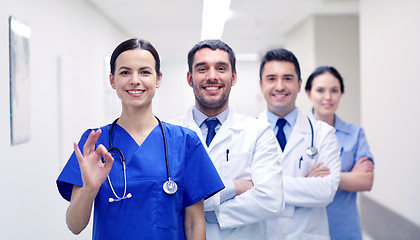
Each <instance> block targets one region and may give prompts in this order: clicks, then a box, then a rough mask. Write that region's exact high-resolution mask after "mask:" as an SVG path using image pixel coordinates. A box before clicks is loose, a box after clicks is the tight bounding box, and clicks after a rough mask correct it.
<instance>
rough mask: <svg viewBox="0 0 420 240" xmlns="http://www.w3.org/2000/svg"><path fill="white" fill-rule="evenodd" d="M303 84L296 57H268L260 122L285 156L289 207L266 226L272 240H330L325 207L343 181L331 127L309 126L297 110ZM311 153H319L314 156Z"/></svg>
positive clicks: (274, 53)
mask: <svg viewBox="0 0 420 240" xmlns="http://www.w3.org/2000/svg"><path fill="white" fill-rule="evenodd" d="M301 84H302V79H301V76H300V67H299V62H298V60H297V59H296V57H295V55H294V54H293V53H292V52H290V51H288V50H286V49H275V50H270V51H268V52H267V53H266V54H265V55H264V57H263V58H262V63H261V65H260V87H261V92H262V93H263V95H264V99H265V101H266V102H267V110H265V111H263V112H262V113H261V114H260V115H259V117H258V118H259V119H262V120H265V121H266V122H267V121H268V122H269V123H270V125H271V127H272V128H273V130H274V132H275V133H276V136H277V139H278V142H279V145H280V147H281V148H282V150H283V154H282V158H281V161H282V164H283V189H284V199H285V202H286V207H285V210H284V212H283V213H282V214H281V215H280V216H278V217H275V218H272V219H269V220H267V235H268V238H269V239H273V240H274V239H288V240H289V239H296V240H300V239H306V240H310V239H313V240H324V239H325V240H327V239H330V237H329V231H328V219H327V212H326V208H325V207H326V206H327V205H328V204H329V203H330V202H331V201H332V200H333V198H334V195H335V193H336V191H337V187H338V183H339V181H340V167H341V165H340V164H341V163H340V159H339V154H340V152H339V145H338V142H337V139H336V136H335V130H334V128H333V127H331V126H329V125H328V124H326V123H324V122H321V121H312V122H311V121H310V120H309V118H308V117H307V116H306V115H305V114H304V113H303V112H302V111H300V110H299V109H298V108H297V107H296V105H295V101H296V97H297V94H298V93H299V91H300V87H301ZM309 147H315V148H316V151H312V153H311V151H309V149H308V148H309ZM312 150H313V149H312ZM315 152H317V153H316V154H313V153H315Z"/></svg>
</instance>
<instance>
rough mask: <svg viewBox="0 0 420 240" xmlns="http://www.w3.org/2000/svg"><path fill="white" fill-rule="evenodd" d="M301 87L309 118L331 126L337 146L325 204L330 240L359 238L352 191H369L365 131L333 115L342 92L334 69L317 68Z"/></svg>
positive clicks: (370, 176)
mask: <svg viewBox="0 0 420 240" xmlns="http://www.w3.org/2000/svg"><path fill="white" fill-rule="evenodd" d="M305 90H306V93H307V95H308V97H309V99H310V100H311V102H312V104H313V115H312V117H315V118H316V119H318V120H322V121H324V122H326V123H328V124H330V125H331V126H333V127H334V128H335V129H336V136H337V139H338V142H339V144H340V146H341V153H340V158H341V176H340V184H339V186H338V191H337V193H336V195H335V197H334V200H333V202H332V203H330V204H329V205H328V206H327V215H328V222H329V228H330V235H331V239H333V240H334V239H351V240H355V239H362V236H361V229H360V220H359V214H358V210H357V205H356V194H357V192H360V191H370V189H371V188H372V184H373V157H372V154H371V152H370V150H369V145H368V143H367V140H366V136H365V133H364V131H363V129H362V128H360V127H358V126H355V125H353V124H350V123H347V122H344V121H343V120H341V119H340V118H339V117H338V116H337V115H336V114H335V111H336V110H337V108H338V104H339V103H340V99H341V96H342V95H343V93H344V84H343V78H342V77H341V75H340V74H339V73H338V71H337V70H336V69H335V68H333V67H329V66H321V67H318V68H317V69H316V70H315V71H314V72H313V73H312V74H311V75H310V76H309V78H308V81H307V82H306V86H305Z"/></svg>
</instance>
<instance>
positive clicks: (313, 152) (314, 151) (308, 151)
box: [305, 117, 318, 157]
mask: <svg viewBox="0 0 420 240" xmlns="http://www.w3.org/2000/svg"><path fill="white" fill-rule="evenodd" d="M308 121H309V125H311V136H312V137H311V146H310V147H308V148H307V149H306V151H305V152H306V154H307V155H308V156H309V157H313V156H315V155H316V154H317V153H318V150H317V149H316V147H314V127H313V126H312V122H311V120H310V119H309V117H308Z"/></svg>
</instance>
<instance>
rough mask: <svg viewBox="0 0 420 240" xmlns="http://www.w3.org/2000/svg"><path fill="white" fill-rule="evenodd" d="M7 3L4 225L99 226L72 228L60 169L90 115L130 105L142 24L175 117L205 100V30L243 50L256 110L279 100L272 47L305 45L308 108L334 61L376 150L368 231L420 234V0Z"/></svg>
mask: <svg viewBox="0 0 420 240" xmlns="http://www.w3.org/2000/svg"><path fill="white" fill-rule="evenodd" d="M0 5H1V7H0V32H1V34H0V53H1V54H0V56H1V57H0V72H1V73H2V77H1V79H2V80H1V81H0V111H1V114H0V132H1V133H2V134H0V155H1V159H0V161H1V167H0V182H1V183H2V184H1V185H2V194H1V200H0V216H1V217H0V239H4V240H23V239H40V240H56V239H60V240H70V239H92V225H93V223H92V222H93V218H92V217H91V218H90V222H89V224H88V226H87V227H86V229H85V230H84V231H83V232H82V233H81V234H79V235H74V234H73V233H72V232H71V231H69V229H68V227H67V225H66V210H67V208H68V206H69V202H68V201H66V200H64V199H63V198H62V197H61V196H60V193H59V191H58V190H57V183H56V180H57V178H58V176H59V174H60V172H61V171H62V170H63V168H64V166H65V165H66V163H67V160H68V159H69V158H70V156H71V155H72V153H73V142H76V143H77V142H78V141H79V140H80V137H81V136H82V134H83V133H84V131H85V130H86V129H92V128H95V127H97V126H104V125H107V124H111V123H112V122H113V121H114V120H115V119H116V118H117V117H118V116H119V114H120V112H121V111H122V109H121V101H120V99H119V98H118V97H117V94H116V91H115V90H114V88H113V86H112V83H111V81H110V77H109V76H110V71H111V69H110V66H109V62H110V59H111V54H112V51H113V49H114V48H115V47H116V46H117V45H118V44H119V43H121V42H123V41H124V40H127V39H130V38H140V39H145V40H147V41H150V42H151V43H153V46H154V47H155V48H156V49H157V51H158V52H159V55H160V61H161V66H160V69H161V72H162V80H161V84H160V86H157V88H156V92H155V95H154V99H153V113H154V115H155V116H156V117H158V118H159V119H160V120H161V121H162V122H167V121H170V120H172V119H174V118H176V117H178V116H180V115H182V114H184V113H185V112H186V111H188V110H189V109H191V107H192V106H193V104H194V101H196V98H195V95H194V92H193V90H192V88H191V87H190V85H189V82H188V81H187V79H188V78H187V72H188V71H189V69H188V64H187V54H188V51H189V50H190V49H191V48H192V47H193V46H194V45H195V44H196V43H197V42H199V41H200V40H204V39H221V40H222V41H224V42H225V43H227V44H228V45H229V46H230V47H231V48H232V49H233V50H234V51H235V55H236V71H237V78H236V79H237V81H236V84H234V85H233V86H232V89H231V92H230V98H229V105H230V108H232V109H234V110H235V111H236V112H238V113H241V114H244V115H247V116H250V117H252V118H256V117H257V116H258V115H259V114H260V113H261V112H262V111H263V110H264V109H266V108H267V104H266V102H265V98H264V95H263V93H262V82H261V83H260V75H259V74H260V73H259V71H260V63H261V59H262V57H263V56H264V54H265V53H266V52H267V51H268V50H271V49H275V48H285V49H288V50H291V51H292V52H293V53H294V54H295V55H296V57H297V58H298V59H299V64H300V71H301V78H302V82H301V86H300V89H299V91H298V94H297V99H296V106H297V107H299V109H300V110H301V111H302V112H303V113H305V114H307V115H311V114H313V112H314V111H315V110H314V104H313V102H311V100H310V99H309V98H308V95H307V91H305V84H306V81H307V79H308V77H309V76H310V75H311V73H312V72H314V70H315V69H316V68H317V67H319V66H323V65H327V66H334V67H335V68H336V69H338V71H339V72H340V74H341V76H342V77H343V79H344V82H345V91H344V92H343V95H342V97H341V102H340V105H339V108H338V109H337V115H339V116H340V118H342V119H344V120H345V121H346V122H348V123H351V124H354V125H356V126H359V127H361V128H362V129H363V130H364V134H365V136H366V139H367V142H368V143H369V148H370V152H371V154H372V155H373V159H374V161H373V162H374V180H373V186H372V189H371V190H370V191H360V192H357V208H358V210H359V215H360V227H361V230H362V236H363V239H364V240H400V239H401V240H420V207H419V203H420V188H419V184H420V174H419V173H418V171H417V170H419V169H420V157H419V155H417V150H418V149H419V148H420V140H419V138H418V137H417V134H420V124H419V123H418V121H417V119H419V118H420V107H419V103H420V94H419V93H418V92H417V91H420V80H419V76H420V67H419V66H418V65H417V64H418V62H419V56H420V27H419V23H420V14H419V13H420V1H418V0H401V1H390V0H294V1H286V0H260V1H252V0H180V1H171V0H162V1H145V0H124V1H115V0H114V1H113V0H71V1H69V0H40V1H30V0H14V1H7V0H0ZM213 24H215V25H214V26H213ZM217 24H218V25H217ZM110 83H111V84H110ZM152 97H153V96H152ZM308 119H309V118H308ZM162 129H163V127H162ZM312 134H313V133H312ZM165 141H166V140H165ZM165 144H166V143H165ZM165 147H166V146H165ZM341 151H343V149H341ZM337 152H338V151H337ZM228 153H229V149H227V152H226V158H228ZM337 155H338V154H337ZM231 156H232V158H233V155H231ZM166 164H168V163H166ZM168 166H169V164H168ZM124 171H125V170H124ZM128 174H129V173H128V172H127V175H128ZM216 175H217V174H216ZM168 180H170V177H169V179H168ZM337 181H338V180H337ZM172 190H173V189H171V188H170V186H169V187H168V188H166V189H165V191H169V192H170V191H172ZM112 191H113V190H112ZM124 191H125V190H124ZM174 191H176V190H174ZM124 196H126V192H124ZM130 197H131V196H130ZM127 198H129V197H127ZM113 200H115V201H119V200H120V199H119V198H118V197H115V199H113ZM203 231H204V230H203ZM359 232H360V231H359ZM210 240H211V239H210ZM256 240H259V239H256Z"/></svg>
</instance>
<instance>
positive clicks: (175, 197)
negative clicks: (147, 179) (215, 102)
mask: <svg viewBox="0 0 420 240" xmlns="http://www.w3.org/2000/svg"><path fill="white" fill-rule="evenodd" d="M160 186H163V182H162V183H161V184H160ZM183 192H184V190H183V188H181V187H180V186H179V185H178V190H177V191H176V193H174V194H167V193H165V192H164V191H163V189H162V188H160V189H159V190H158V191H157V195H158V196H157V197H158V203H157V209H156V214H157V216H156V221H157V222H156V226H157V227H159V228H169V229H182V228H183V222H184V219H183V217H181V216H183V215H184V214H183V210H184V209H183V195H184V193H183Z"/></svg>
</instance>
